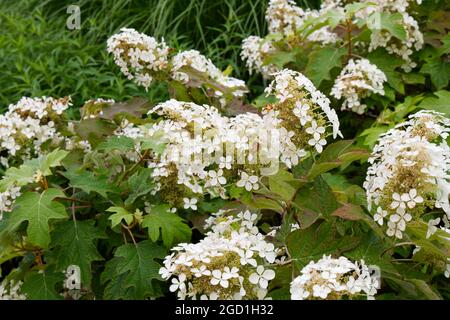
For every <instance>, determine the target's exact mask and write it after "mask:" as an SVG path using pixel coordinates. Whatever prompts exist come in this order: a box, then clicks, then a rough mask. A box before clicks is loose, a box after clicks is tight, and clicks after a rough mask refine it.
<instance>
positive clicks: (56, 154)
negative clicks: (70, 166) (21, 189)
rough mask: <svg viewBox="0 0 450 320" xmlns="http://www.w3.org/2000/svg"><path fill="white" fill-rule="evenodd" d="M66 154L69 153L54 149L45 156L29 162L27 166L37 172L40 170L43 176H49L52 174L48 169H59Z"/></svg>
mask: <svg viewBox="0 0 450 320" xmlns="http://www.w3.org/2000/svg"><path fill="white" fill-rule="evenodd" d="M68 154H69V152H67V151H65V150H59V149H56V150H54V151H52V152H50V153H49V154H48V155H46V156H43V157H39V158H37V159H32V160H30V161H29V162H27V164H29V165H30V166H32V167H34V168H35V169H37V170H40V171H41V173H42V174H43V175H44V176H49V175H51V174H52V172H51V171H50V168H54V167H59V166H60V165H61V161H62V160H64V158H65V157H67V155H68Z"/></svg>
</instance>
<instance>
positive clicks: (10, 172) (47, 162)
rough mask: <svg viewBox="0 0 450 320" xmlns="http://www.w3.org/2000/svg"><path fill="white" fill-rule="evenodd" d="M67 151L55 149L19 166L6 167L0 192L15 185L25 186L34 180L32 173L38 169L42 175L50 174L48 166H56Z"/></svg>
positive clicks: (0, 183)
mask: <svg viewBox="0 0 450 320" xmlns="http://www.w3.org/2000/svg"><path fill="white" fill-rule="evenodd" d="M68 154H69V153H68V152H67V151H64V150H59V149H56V150H54V151H52V152H51V153H49V154H48V155H44V156H41V157H39V158H36V159H31V160H28V161H25V162H24V163H23V164H22V165H21V166H20V167H19V168H15V167H11V168H8V169H7V170H6V172H5V174H4V176H3V179H2V180H1V181H0V192H4V191H6V190H7V189H8V188H9V187H11V186H13V185H16V186H19V187H22V186H25V185H27V184H29V183H32V182H33V181H34V178H33V175H34V174H35V173H36V172H37V171H38V170H40V171H41V173H42V174H43V175H44V176H49V175H51V174H52V172H51V171H50V168H54V167H58V166H60V165H61V161H62V160H63V159H64V158H65V157H66V156H67V155H68Z"/></svg>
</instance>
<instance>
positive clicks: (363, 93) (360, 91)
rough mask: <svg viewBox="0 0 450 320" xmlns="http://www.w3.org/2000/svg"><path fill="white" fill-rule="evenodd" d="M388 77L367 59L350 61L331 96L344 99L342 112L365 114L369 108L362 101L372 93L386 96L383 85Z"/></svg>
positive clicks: (335, 84) (336, 82) (336, 81)
mask: <svg viewBox="0 0 450 320" xmlns="http://www.w3.org/2000/svg"><path fill="white" fill-rule="evenodd" d="M386 81H387V79H386V75H385V74H384V73H383V71H381V70H380V69H378V67H377V66H376V65H374V64H371V63H370V61H369V60H367V59H358V60H356V61H354V60H353V59H350V60H349V61H348V63H347V65H346V66H345V67H344V69H342V71H341V74H340V75H339V76H338V77H337V78H336V80H335V81H334V85H333V88H332V89H331V95H332V96H334V97H335V98H336V99H341V98H344V99H345V100H344V102H343V104H342V108H341V110H346V109H348V110H351V111H353V112H356V113H358V114H363V113H364V111H365V110H366V108H367V106H366V105H365V104H363V103H361V99H362V98H365V97H367V96H369V95H370V94H372V93H377V94H380V95H384V89H383V83H384V82H386Z"/></svg>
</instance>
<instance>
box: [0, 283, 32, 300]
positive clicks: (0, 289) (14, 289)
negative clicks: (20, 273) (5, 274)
mask: <svg viewBox="0 0 450 320" xmlns="http://www.w3.org/2000/svg"><path fill="white" fill-rule="evenodd" d="M22 284H23V283H22V281H14V280H11V281H3V283H0V300H26V299H27V297H26V295H24V294H22V293H20V289H21V287H22Z"/></svg>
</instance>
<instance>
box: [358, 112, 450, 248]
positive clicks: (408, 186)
mask: <svg viewBox="0 0 450 320" xmlns="http://www.w3.org/2000/svg"><path fill="white" fill-rule="evenodd" d="M449 132H450V120H449V119H447V118H445V117H444V116H443V115H442V114H440V113H437V112H434V111H420V112H417V113H415V114H413V115H411V116H410V119H409V120H408V121H406V122H404V123H401V124H399V125H397V126H396V127H395V128H394V129H391V130H389V131H388V132H387V133H386V134H384V135H382V136H381V137H380V139H379V141H378V144H377V145H376V146H375V147H374V150H373V153H372V156H371V157H370V158H369V163H371V167H369V169H368V171H367V177H366V181H365V182H364V188H365V189H366V193H367V201H368V205H369V209H370V208H371V207H372V206H373V205H375V207H376V214H375V215H374V219H375V221H377V222H378V223H379V224H380V225H383V222H384V219H385V218H386V219H387V227H388V228H387V235H388V236H395V237H396V238H399V239H401V238H402V237H403V232H404V231H405V229H406V224H407V222H409V221H411V220H413V219H419V218H420V217H421V215H422V214H424V213H426V209H427V208H441V209H442V210H443V211H444V212H445V213H446V214H447V216H448V217H450V206H449V200H448V196H449V193H450V183H449V178H450V176H449V174H448V172H449V171H450V148H449V147H448V144H447V141H446V139H447V137H448V134H449Z"/></svg>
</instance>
